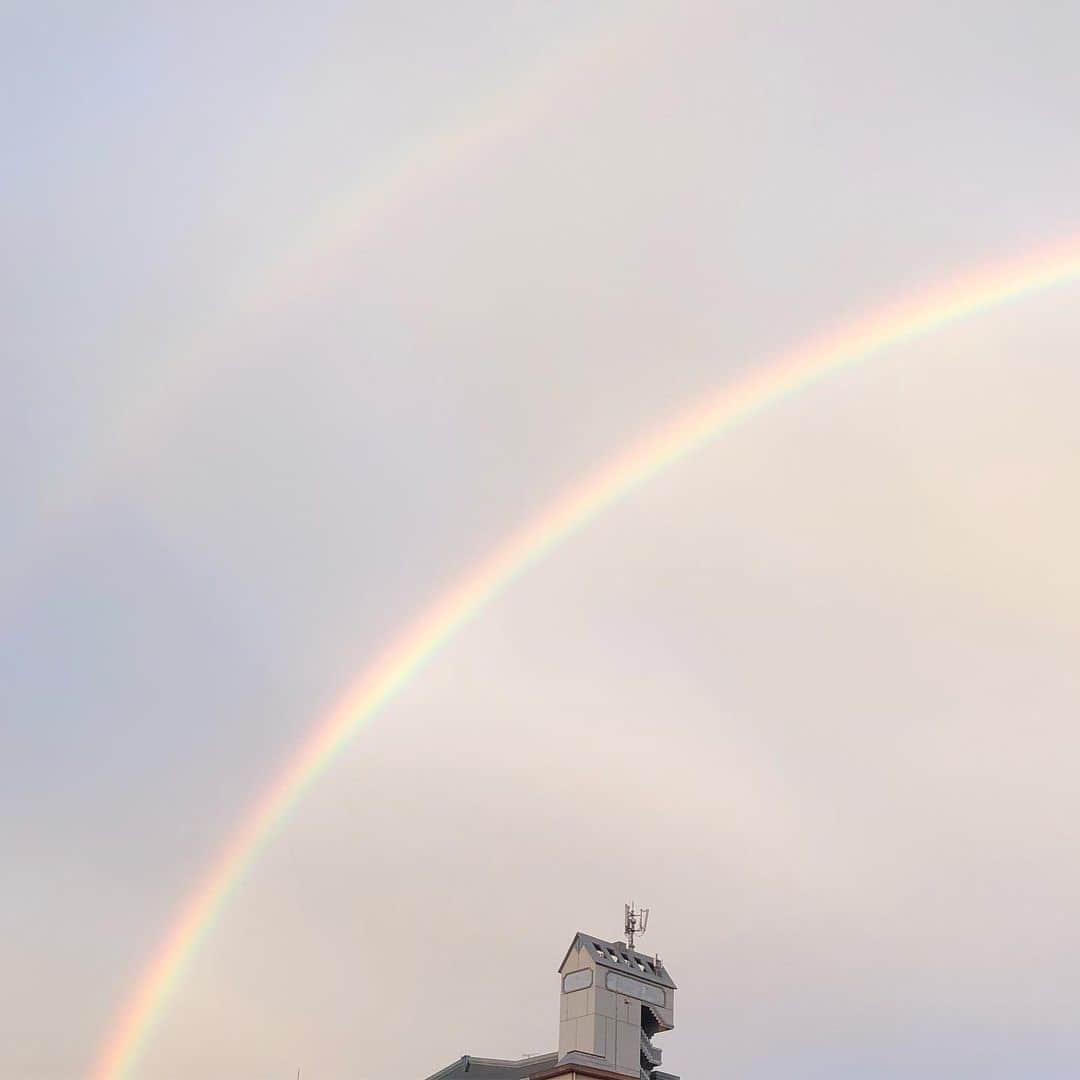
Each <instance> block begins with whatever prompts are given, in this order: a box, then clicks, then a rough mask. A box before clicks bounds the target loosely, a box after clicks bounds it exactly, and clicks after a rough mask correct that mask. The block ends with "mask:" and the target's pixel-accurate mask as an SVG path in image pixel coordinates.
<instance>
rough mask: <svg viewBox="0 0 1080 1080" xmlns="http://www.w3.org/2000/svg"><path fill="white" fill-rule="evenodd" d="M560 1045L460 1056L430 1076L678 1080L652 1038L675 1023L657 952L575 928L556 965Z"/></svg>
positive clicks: (671, 990)
mask: <svg viewBox="0 0 1080 1080" xmlns="http://www.w3.org/2000/svg"><path fill="white" fill-rule="evenodd" d="M559 979H560V987H559V1049H558V1050H557V1051H556V1052H554V1053H551V1054H540V1055H537V1056H535V1057H528V1058H521V1059H520V1060H518V1061H504V1060H499V1059H497V1058H480V1057H472V1056H471V1055H468V1054H466V1055H465V1056H464V1057H461V1058H459V1059H458V1060H457V1061H454V1062H452V1063H451V1064H449V1065H447V1066H446V1067H445V1068H444V1069H441V1070H439V1072H437V1073H434V1074H433V1075H432V1076H430V1077H428V1080H457V1078H459V1077H461V1078H465V1077H468V1080H556V1078H559V1080H579V1078H580V1080H585V1078H589V1080H627V1078H630V1080H679V1078H678V1077H677V1076H674V1075H673V1074H671V1073H667V1072H661V1071H660V1069H659V1066H660V1064H661V1061H662V1053H661V1050H660V1049H659V1047H657V1046H656V1045H655V1044H654V1043H653V1038H654V1037H655V1036H656V1035H658V1034H660V1033H662V1032H665V1031H670V1030H671V1029H672V1028H673V1027H674V1026H675V990H676V987H675V983H674V982H673V980H672V978H671V976H670V975H669V974H668V972H667V969H666V968H665V967H664V965H663V964H662V963H661V961H660V959H659V957H655V956H647V955H645V954H644V953H641V952H638V951H637V950H636V949H633V948H631V947H630V946H628V945H627V944H626V943H625V942H622V941H614V942H612V941H604V940H603V939H602V938H598V937H594V936H592V935H591V934H583V933H577V934H575V935H574V939H573V941H571V942H570V947H569V948H568V949H567V950H566V955H565V956H564V957H563V961H562V963H561V964H560V965H559Z"/></svg>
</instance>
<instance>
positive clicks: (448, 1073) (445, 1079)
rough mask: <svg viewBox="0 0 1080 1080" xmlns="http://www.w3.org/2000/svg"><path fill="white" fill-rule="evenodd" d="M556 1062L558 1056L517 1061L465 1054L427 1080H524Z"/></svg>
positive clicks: (549, 1055) (550, 1067)
mask: <svg viewBox="0 0 1080 1080" xmlns="http://www.w3.org/2000/svg"><path fill="white" fill-rule="evenodd" d="M558 1060H559V1055H558V1054H537V1055H536V1056H535V1057H526V1058H519V1059H518V1060H517V1061H505V1060H503V1059H501V1058H479V1057H473V1056H472V1055H471V1054H465V1055H463V1056H462V1057H460V1058H458V1059H457V1061H453V1062H451V1063H450V1064H449V1065H447V1066H446V1067H445V1068H443V1069H440V1070H439V1071H438V1072H437V1073H432V1074H431V1076H429V1077H428V1080H457V1078H458V1077H459V1076H460V1077H465V1076H467V1077H469V1080H525V1077H528V1076H532V1074H533V1073H538V1072H545V1071H547V1070H549V1069H552V1068H554V1067H555V1065H556V1063H557V1062H558Z"/></svg>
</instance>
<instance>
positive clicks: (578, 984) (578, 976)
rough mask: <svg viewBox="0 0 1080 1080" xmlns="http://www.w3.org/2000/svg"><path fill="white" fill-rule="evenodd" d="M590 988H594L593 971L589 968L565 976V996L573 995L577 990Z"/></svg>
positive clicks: (563, 983) (563, 982)
mask: <svg viewBox="0 0 1080 1080" xmlns="http://www.w3.org/2000/svg"><path fill="white" fill-rule="evenodd" d="M590 986H592V971H591V969H589V968H582V969H581V970H580V971H571V972H568V973H567V974H566V975H564V976H563V981H562V988H563V993H564V994H572V993H573V992H574V991H575V990H588V988H589V987H590Z"/></svg>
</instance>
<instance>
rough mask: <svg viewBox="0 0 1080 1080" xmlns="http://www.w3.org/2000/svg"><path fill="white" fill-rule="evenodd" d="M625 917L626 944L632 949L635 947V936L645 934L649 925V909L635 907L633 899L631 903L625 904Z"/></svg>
mask: <svg viewBox="0 0 1080 1080" xmlns="http://www.w3.org/2000/svg"><path fill="white" fill-rule="evenodd" d="M625 912H626V915H625V919H624V922H623V931H624V932H625V934H626V944H627V945H629V946H630V948H631V949H632V948H633V947H634V937H635V936H636V935H638V934H644V933H645V930H646V929H647V928H648V925H649V909H648V908H647V907H645V908H638V909H637V910H635V909H634V901H633V900H631V901H630V903H629V904H626V905H625Z"/></svg>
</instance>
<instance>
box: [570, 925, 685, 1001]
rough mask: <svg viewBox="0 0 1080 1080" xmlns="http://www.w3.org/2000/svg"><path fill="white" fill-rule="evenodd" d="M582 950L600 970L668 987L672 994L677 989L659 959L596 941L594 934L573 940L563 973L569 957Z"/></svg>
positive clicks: (578, 935)
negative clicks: (619, 973) (609, 970)
mask: <svg viewBox="0 0 1080 1080" xmlns="http://www.w3.org/2000/svg"><path fill="white" fill-rule="evenodd" d="M582 946H584V947H585V950H586V951H587V952H588V954H589V956H590V957H591V958H592V960H593V961H594V962H595V963H596V964H598V965H599V966H600V967H605V968H610V969H611V970H612V971H621V972H623V973H624V974H626V975H633V976H634V978H636V979H641V980H643V981H644V982H651V983H656V984H657V985H658V986H669V987H671V989H672V990H675V989H677V987H676V986H675V983H674V981H673V980H672V978H671V976H670V975H669V974H668V973H667V969H666V968H665V967H664V965H663V964H662V963H661V962H660V960H659V958H658V957H655V956H647V955H646V954H645V953H640V952H638V951H637V950H636V949H631V948H629V947H628V946H627V944H626V942H624V941H604V940H603V938H598V937H593V936H592V934H583V933H582V932H581V931H580V930H579V931H578V932H577V933H576V934H575V935H574V940H573V941H571V942H570V947H569V948H568V949H567V950H566V954H565V955H564V956H563V958H562V963H561V964H560V965H559V970H560V971H562V969H563V965H564V964H565V963H566V958H567V957H568V956H569V955H570V953H571V952H572V951H573V950H574V949H577V948H581V947H582Z"/></svg>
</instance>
